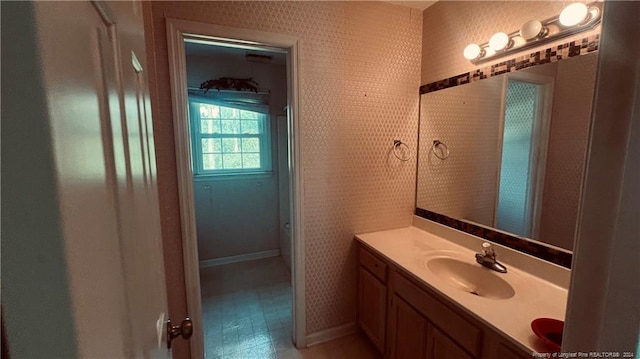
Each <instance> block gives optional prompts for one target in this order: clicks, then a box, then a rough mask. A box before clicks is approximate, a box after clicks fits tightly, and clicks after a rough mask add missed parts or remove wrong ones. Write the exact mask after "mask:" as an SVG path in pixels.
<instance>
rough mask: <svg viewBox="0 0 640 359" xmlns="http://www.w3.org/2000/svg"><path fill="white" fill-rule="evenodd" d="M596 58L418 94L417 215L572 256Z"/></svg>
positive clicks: (594, 55)
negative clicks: (428, 215)
mask: <svg viewBox="0 0 640 359" xmlns="http://www.w3.org/2000/svg"><path fill="white" fill-rule="evenodd" d="M596 65H597V52H592V53H589V54H586V55H581V56H575V57H571V58H568V59H563V60H561V61H558V62H553V63H547V64H544V65H538V66H534V67H530V68H527V69H522V70H518V71H515V72H511V73H507V74H503V75H499V76H495V77H491V78H487V79H482V80H480V81H475V82H471V83H468V84H464V85H458V86H455V87H451V88H446V89H443V90H437V91H432V92H428V93H425V94H423V95H421V99H420V137H419V140H420V143H419V159H418V182H417V191H416V207H417V209H416V212H420V210H423V211H424V210H426V211H424V212H427V211H428V212H429V213H432V214H433V213H435V214H440V215H444V216H446V217H448V218H451V219H455V220H458V221H460V222H463V223H468V224H471V225H473V226H476V227H482V228H488V229H491V230H495V231H497V232H500V233H505V234H507V235H509V236H512V237H516V238H518V239H520V238H525V239H531V240H533V241H530V242H531V243H537V244H536V245H539V244H542V245H543V246H547V247H549V248H553V249H554V251H561V252H562V251H564V252H570V251H571V250H572V249H573V244H574V237H575V231H576V225H577V218H578V207H579V202H580V195H581V188H582V180H583V173H584V170H585V163H586V154H587V148H588V142H589V124H590V121H591V107H592V104H591V103H592V99H593V96H594V87H595V71H596Z"/></svg>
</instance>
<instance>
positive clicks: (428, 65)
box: [422, 1, 606, 84]
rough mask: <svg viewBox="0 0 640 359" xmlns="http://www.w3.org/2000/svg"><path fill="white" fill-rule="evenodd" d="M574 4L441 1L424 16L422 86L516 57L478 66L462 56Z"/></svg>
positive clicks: (588, 33)
mask: <svg viewBox="0 0 640 359" xmlns="http://www.w3.org/2000/svg"><path fill="white" fill-rule="evenodd" d="M582 2H585V3H589V2H591V1H582ZM570 3H571V1H438V2H437V3H436V4H435V5H433V6H431V7H429V8H428V9H426V10H425V12H424V27H423V29H422V31H423V33H422V45H423V52H422V84H427V83H430V82H434V81H438V80H441V79H444V78H447V77H451V76H455V75H458V74H461V73H464V72H469V71H472V70H475V69H477V68H481V67H484V66H488V65H491V64H493V63H497V62H501V61H504V60H505V59H508V58H510V57H515V56H508V57H505V58H500V59H496V60H495V61H489V62H487V63H483V64H481V65H480V66H475V65H474V64H472V63H471V62H469V61H468V60H466V59H465V58H464V57H463V56H462V51H463V50H464V48H465V47H466V46H467V45H469V44H471V43H477V44H482V43H484V42H487V41H489V38H490V37H491V35H493V34H494V33H496V32H498V31H502V32H506V33H510V32H512V31H516V30H518V29H519V28H520V26H522V24H523V23H525V22H527V21H528V20H544V19H547V18H550V17H553V16H556V15H558V14H559V13H560V11H562V9H563V8H564V7H565V6H566V5H568V4H570ZM605 11H606V9H605ZM595 33H600V26H598V27H597V28H596V29H594V30H591V31H587V32H585V33H582V34H579V35H577V36H570V37H568V38H564V39H560V40H558V41H556V42H551V43H549V44H545V45H542V46H540V47H534V48H531V49H527V50H525V51H523V52H520V53H519V52H516V54H522V53H527V52H534V51H538V50H540V49H541V48H547V47H550V46H551V45H553V44H554V43H564V42H568V41H571V40H572V39H577V38H583V37H587V36H589V35H591V34H595Z"/></svg>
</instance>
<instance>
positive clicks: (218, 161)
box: [202, 154, 222, 171]
mask: <svg viewBox="0 0 640 359" xmlns="http://www.w3.org/2000/svg"><path fill="white" fill-rule="evenodd" d="M221 168H222V155H221V154H204V155H202V169H203V170H205V171H210V170H219V169H221Z"/></svg>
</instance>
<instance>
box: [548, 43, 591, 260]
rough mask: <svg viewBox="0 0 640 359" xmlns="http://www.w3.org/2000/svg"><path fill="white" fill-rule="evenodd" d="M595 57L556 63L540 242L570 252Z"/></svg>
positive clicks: (586, 144) (586, 142)
mask: <svg viewBox="0 0 640 359" xmlns="http://www.w3.org/2000/svg"><path fill="white" fill-rule="evenodd" d="M597 63H598V54H597V53H595V54H590V55H585V56H578V57H574V58H571V59H569V60H567V61H559V62H558V63H557V69H558V70H557V76H556V82H555V86H554V102H553V113H552V118H553V120H552V122H551V127H550V129H549V144H548V152H547V169H546V172H545V178H552V179H553V180H552V181H545V183H544V195H543V196H544V197H543V199H542V216H541V219H540V240H542V241H544V242H547V243H551V244H553V245H556V246H558V247H562V248H567V249H573V239H574V237H575V231H576V224H577V220H578V206H579V204H580V194H581V190H582V179H583V177H584V171H585V164H586V158H587V148H588V144H589V128H590V124H591V111H592V105H591V102H592V101H593V96H594V91H595V84H596V66H597Z"/></svg>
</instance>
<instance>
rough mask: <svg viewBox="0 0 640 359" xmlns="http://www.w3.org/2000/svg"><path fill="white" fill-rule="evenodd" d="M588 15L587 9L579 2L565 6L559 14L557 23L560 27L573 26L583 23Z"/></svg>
mask: <svg viewBox="0 0 640 359" xmlns="http://www.w3.org/2000/svg"><path fill="white" fill-rule="evenodd" d="M588 15H589V8H588V7H587V5H585V4H583V3H581V2H574V3H573V4H569V5H567V6H566V7H565V8H564V9H562V12H561V13H560V17H559V19H558V20H559V21H560V24H561V25H562V26H575V25H578V24H579V23H581V22H583V21H585V20H586V19H587V16H588Z"/></svg>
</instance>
